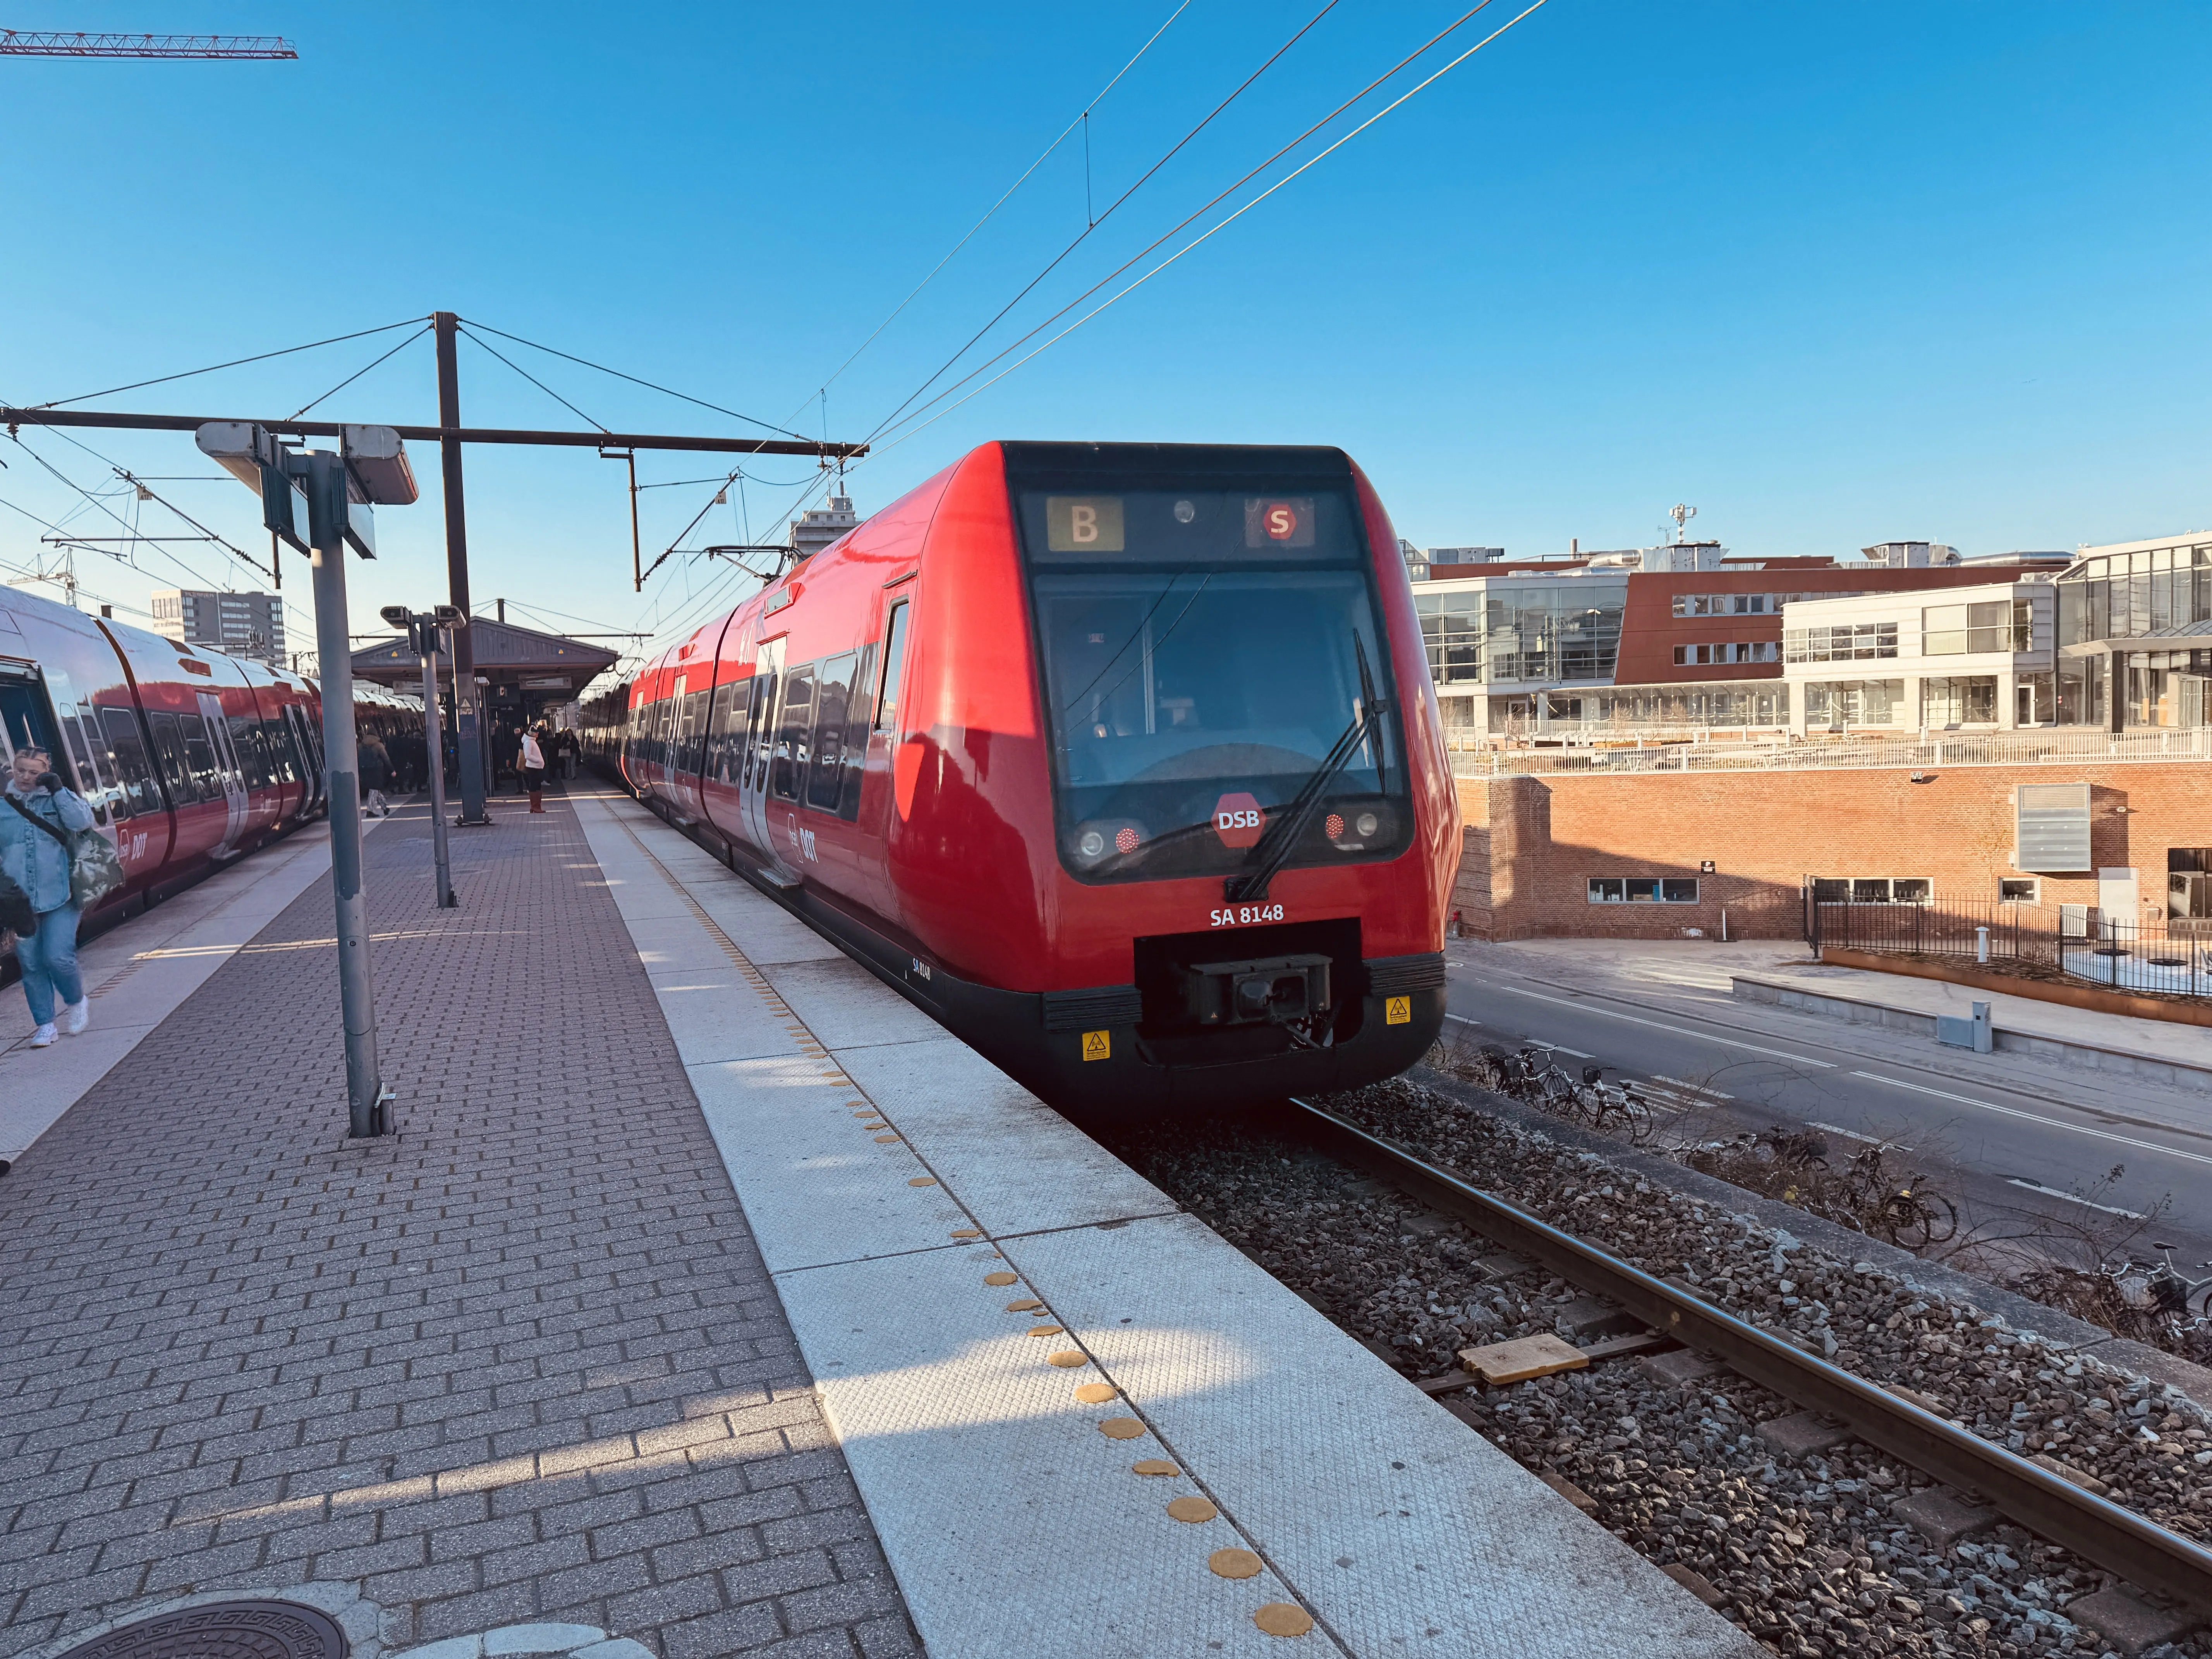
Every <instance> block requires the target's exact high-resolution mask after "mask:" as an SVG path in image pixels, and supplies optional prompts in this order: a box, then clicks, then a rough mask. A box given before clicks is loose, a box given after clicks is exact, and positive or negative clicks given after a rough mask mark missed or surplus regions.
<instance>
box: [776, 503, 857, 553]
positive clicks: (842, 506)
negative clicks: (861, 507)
mask: <svg viewBox="0 0 2212 1659" xmlns="http://www.w3.org/2000/svg"><path fill="white" fill-rule="evenodd" d="M858 523H860V515H859V514H858V513H854V511H853V498H852V497H851V496H850V495H832V496H831V497H830V498H829V506H827V507H811V508H809V509H808V510H807V511H806V512H805V513H800V514H799V517H797V518H796V519H793V520H792V521H791V544H792V546H793V547H794V548H796V549H797V550H799V557H800V558H802V559H811V558H812V557H813V556H815V555H816V554H817V553H819V552H820V551H821V550H823V548H825V547H827V546H829V544H830V543H832V542H834V541H836V539H837V538H839V537H840V536H842V535H843V534H844V533H845V532H847V531H848V530H850V529H851V528H852V527H853V526H854V525H857V524H858Z"/></svg>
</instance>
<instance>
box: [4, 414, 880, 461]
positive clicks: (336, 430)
mask: <svg viewBox="0 0 2212 1659" xmlns="http://www.w3.org/2000/svg"><path fill="white" fill-rule="evenodd" d="M230 418H232V417H231V416H227V415H226V416H216V415H119V414H118V415H109V414H104V413H101V412H100V411H99V410H82V409H11V408H8V407H6V406H4V405H0V427H6V428H9V429H10V430H12V429H13V428H15V427H17V426H88V427H106V428H118V429H123V430H129V431H138V432H191V431H195V430H197V428H200V427H203V426H205V425H206V424H207V423H208V422H210V421H215V420H228V419H230ZM254 424H255V425H257V426H261V427H265V428H268V430H270V431H271V432H278V433H294V434H297V435H300V436H301V437H313V438H341V437H343V436H344V435H345V429H346V426H347V425H348V424H349V423H348V422H340V421H283V420H276V421H257V422H254ZM353 424H358V422H354V423H353ZM392 430H393V431H394V432H397V433H398V435H400V436H401V437H403V438H410V439H413V440H414V441H416V442H418V443H436V442H438V441H440V440H441V439H445V438H452V439H455V440H457V441H459V442H461V443H465V444H552V445H557V446H566V447H571V448H577V449H689V450H708V451H712V452H714V453H717V454H723V455H811V456H815V457H817V458H822V457H829V458H836V457H841V456H842V457H844V458H846V459H850V458H852V457H854V456H858V455H865V454H866V453H868V447H867V445H866V444H832V443H811V442H808V441H805V440H798V441H794V440H793V439H789V438H688V437H669V436H659V437H654V436H651V435H647V434H644V433H636V432H561V431H550V432H533V431H522V430H516V429H513V428H506V427H484V426H456V427H443V426H395V427H393V428H392Z"/></svg>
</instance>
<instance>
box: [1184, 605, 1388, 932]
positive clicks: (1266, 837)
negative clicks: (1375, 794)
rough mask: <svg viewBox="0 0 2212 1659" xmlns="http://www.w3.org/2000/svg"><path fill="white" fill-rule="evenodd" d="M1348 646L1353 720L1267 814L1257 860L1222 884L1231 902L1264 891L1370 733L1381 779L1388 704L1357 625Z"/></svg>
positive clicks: (1264, 894) (1260, 895)
mask: <svg viewBox="0 0 2212 1659" xmlns="http://www.w3.org/2000/svg"><path fill="white" fill-rule="evenodd" d="M1352 653H1353V654H1354V655H1355V657H1356V658H1357V659H1358V664H1359V713H1358V714H1357V715H1356V716H1355V717H1354V718H1353V720H1352V724H1351V725H1350V726H1346V728H1345V729H1344V732H1343V733H1342V734H1341V735H1340V737H1339V738H1337V740H1336V741H1335V742H1334V744H1331V745H1330V746H1329V750H1328V754H1327V755H1325V756H1323V757H1322V763H1321V764H1320V765H1319V766H1318V767H1316V769H1314V775H1312V776H1311V777H1310V778H1308V779H1307V780H1306V781H1305V787H1304V788H1302V789H1300V790H1299V791H1298V793H1297V794H1296V795H1295V796H1293V797H1292V798H1291V803H1290V805H1288V806H1285V808H1284V809H1283V810H1282V811H1281V813H1280V814H1279V815H1278V816H1276V817H1273V819H1271V821H1270V822H1269V823H1268V825H1267V829H1265V830H1264V831H1262V832H1261V836H1260V839H1259V841H1258V842H1255V844H1254V846H1253V848H1252V854H1253V857H1254V859H1255V867H1254V868H1252V869H1251V870H1249V871H1248V872H1243V873H1242V874H1238V875H1234V876H1231V877H1230V878H1229V879H1228V880H1227V881H1225V882H1224V883H1223V884H1222V893H1223V896H1225V897H1226V898H1227V899H1228V901H1229V902H1231V904H1238V903H1243V902H1246V901H1248V900H1252V899H1263V898H1265V897H1267V884H1268V883H1269V882H1271V881H1273V879H1274V878H1275V877H1276V876H1277V875H1278V874H1279V873H1280V872H1281V870H1282V867H1283V866H1284V865H1285V863H1287V862H1288V861H1289V860H1290V856H1291V849H1292V848H1295V847H1297V844H1298V842H1299V841H1300V839H1301V838H1303V837H1304V835H1305V832H1306V825H1307V824H1308V823H1310V822H1311V821H1312V819H1313V815H1314V813H1315V812H1316V811H1317V810H1318V809H1319V807H1320V805H1321V803H1322V796H1323V795H1324V794H1326V793H1327V792H1328V787H1329V785H1330V784H1332V783H1334V782H1335V781H1336V777H1337V775H1338V774H1339V773H1340V772H1341V771H1343V770H1344V769H1345V768H1346V766H1348V765H1350V764H1351V763H1352V757H1353V756H1354V755H1356V754H1358V752H1359V750H1360V745H1361V744H1364V743H1365V742H1366V741H1367V739H1368V737H1369V734H1370V733H1372V734H1373V735H1374V737H1375V778H1376V783H1377V784H1378V785H1381V784H1383V782H1384V778H1383V743H1382V720H1383V716H1384V715H1385V714H1389V712H1390V705H1389V703H1387V702H1377V701H1376V696H1375V679H1374V676H1373V675H1371V674H1370V673H1369V672H1368V669H1367V647H1365V646H1364V645H1363V644H1361V643H1360V640H1359V631H1358V629H1353V630H1352Z"/></svg>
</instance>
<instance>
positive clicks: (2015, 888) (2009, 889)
mask: <svg viewBox="0 0 2212 1659" xmlns="http://www.w3.org/2000/svg"><path fill="white" fill-rule="evenodd" d="M1997 898H1998V901H1999V902H2002V903H2005V904H2040V903H2041V902H2043V884H2042V882H2040V881H2039V880H2038V879H2037V878H2035V877H2033V876H2006V877H2004V878H2002V879H2001V880H2000V881H1999V882H1998V883H1997Z"/></svg>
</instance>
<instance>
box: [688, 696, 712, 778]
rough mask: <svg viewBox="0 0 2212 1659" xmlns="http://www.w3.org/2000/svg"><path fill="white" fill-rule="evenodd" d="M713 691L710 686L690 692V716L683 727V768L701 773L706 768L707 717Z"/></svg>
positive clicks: (709, 711)
mask: <svg viewBox="0 0 2212 1659" xmlns="http://www.w3.org/2000/svg"><path fill="white" fill-rule="evenodd" d="M713 704H714V691H713V690H712V689H711V688H709V689H708V690H704V691H694V692H693V693H692V694H691V713H690V719H689V720H687V721H686V722H685V723H684V770H685V771H686V772H694V773H701V772H704V771H705V770H706V769H707V717H708V714H710V713H712V712H713Z"/></svg>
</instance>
